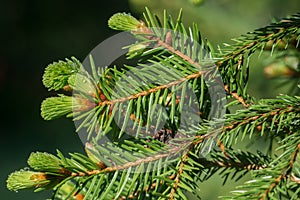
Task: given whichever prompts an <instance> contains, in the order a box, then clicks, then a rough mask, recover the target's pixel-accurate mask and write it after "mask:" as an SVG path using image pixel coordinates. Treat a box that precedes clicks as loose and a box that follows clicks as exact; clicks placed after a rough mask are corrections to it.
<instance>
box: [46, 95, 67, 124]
mask: <svg viewBox="0 0 300 200" xmlns="http://www.w3.org/2000/svg"><path fill="white" fill-rule="evenodd" d="M72 105H73V98H72V97H70V96H66V95H63V94H61V95H59V96H58V97H49V98H47V99H45V100H44V101H43V102H42V105H41V116H42V117H43V118H44V119H45V120H52V119H56V118H58V117H62V116H65V115H69V114H71V113H72V111H73V106H72Z"/></svg>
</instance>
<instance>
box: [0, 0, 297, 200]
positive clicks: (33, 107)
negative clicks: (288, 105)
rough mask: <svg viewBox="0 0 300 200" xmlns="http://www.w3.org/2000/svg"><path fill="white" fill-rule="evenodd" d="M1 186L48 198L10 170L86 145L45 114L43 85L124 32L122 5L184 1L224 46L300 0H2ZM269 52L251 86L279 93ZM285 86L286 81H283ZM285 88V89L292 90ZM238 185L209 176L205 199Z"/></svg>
mask: <svg viewBox="0 0 300 200" xmlns="http://www.w3.org/2000/svg"><path fill="white" fill-rule="evenodd" d="M0 2H1V3H0V95H1V98H0V111H1V112H0V113H1V122H0V123H1V126H0V132H1V139H0V148H1V151H0V194H1V197H0V198H1V199H3V200H18V199H20V200H21V199H22V200H27V199H28V200H34V199H38V200H40V199H46V198H48V197H50V196H51V192H49V191H46V192H41V193H36V194H35V193H33V192H32V191H19V192H17V193H15V192H9V191H8V190H7V189H6V178H7V176H8V175H9V173H11V172H13V171H14V170H17V169H20V168H23V167H26V165H27V164H26V160H27V158H28V156H29V154H30V152H32V151H47V152H51V153H55V151H56V149H60V150H61V151H62V152H64V153H65V154H67V153H68V152H74V151H79V152H83V145H82V144H81V141H80V139H79V137H78V136H77V135H76V133H75V128H74V125H73V123H72V121H71V120H69V119H58V120H55V121H50V122H45V121H43V120H42V118H41V117H40V103H41V101H42V100H43V99H44V98H46V97H47V96H50V95H53V93H49V92H47V90H46V89H45V88H44V87H43V85H42V82H41V78H42V74H43V70H44V68H45V67H46V66H47V65H48V64H49V63H51V62H53V61H58V60H60V59H64V58H66V57H70V56H75V57H77V58H78V59H79V60H83V59H84V58H85V57H86V55H88V53H89V52H90V51H91V50H92V49H93V48H94V47H95V46H96V45H97V44H99V43H100V42H101V41H103V40H105V39H106V38H107V37H109V36H112V35H113V34H115V33H116V32H114V31H111V30H109V28H108V27H107V20H108V19H109V17H110V16H111V15H112V14H114V13H116V12H130V13H132V14H133V15H134V16H136V17H139V16H141V13H142V12H143V10H144V7H145V6H148V7H149V8H150V9H151V10H152V11H153V12H155V13H157V14H161V13H162V11H163V9H167V10H168V11H169V13H170V14H172V15H174V16H177V13H178V10H179V9H180V8H183V11H184V17H183V20H184V22H185V23H186V24H187V25H189V24H191V23H192V22H193V21H194V22H196V23H197V24H198V25H199V27H200V30H201V31H202V36H203V37H204V38H208V39H209V40H210V41H211V43H212V44H213V45H214V46H215V47H217V46H218V45H220V46H222V43H230V42H231V41H230V39H231V38H234V37H238V36H239V35H241V34H245V33H247V32H248V31H252V30H254V29H255V28H259V27H261V26H264V25H267V24H268V23H270V22H271V21H272V20H274V18H281V17H284V16H286V15H289V14H293V13H296V12H299V11H300V1H298V0H285V1H282V0H264V1H262V0H244V1H241V0H172V1H171V0H151V1H150V0H147V1H146V0H128V1H127V0H122V1H120V0H119V1H118V0H110V1H96V0H85V1H83V0H72V1H71V0H63V1H62V0H52V1H47V0H45V1H40V0H25V1H24V0H23V1H22V0H6V1H3V0H2V1H0ZM263 64H264V59H263V58H261V59H258V60H256V61H255V62H254V63H253V64H252V66H253V67H252V69H251V71H252V72H253V74H251V84H250V92H251V93H252V94H253V95H255V96H256V97H264V98H266V97H272V96H275V95H276V94H278V93H279V92H282V91H280V90H277V89H276V86H274V83H273V82H272V80H268V79H267V78H265V77H264V76H263V67H262V65H263ZM281 90H282V89H281ZM284 90H285V89H283V92H284ZM233 186H234V185H233V184H229V186H226V187H222V180H221V179H220V177H218V176H215V177H214V179H213V180H211V181H209V182H208V183H206V184H202V187H203V189H202V190H201V191H199V193H200V194H201V195H202V197H203V199H216V198H217V196H218V195H220V194H226V192H227V191H228V190H229V189H232V187H233Z"/></svg>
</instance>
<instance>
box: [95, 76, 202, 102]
mask: <svg viewBox="0 0 300 200" xmlns="http://www.w3.org/2000/svg"><path fill="white" fill-rule="evenodd" d="M201 75H202V73H201V72H198V73H195V74H190V75H188V76H186V77H184V78H180V79H179V80H176V81H173V82H170V83H168V84H166V85H160V86H157V87H154V88H151V89H149V90H147V91H142V92H140V93H136V94H133V95H130V96H127V97H123V98H119V99H113V100H110V101H109V100H106V101H102V102H99V104H98V106H104V105H114V104H116V103H121V102H126V101H129V100H133V99H137V98H139V97H142V96H147V95H149V94H151V93H155V92H158V91H159V90H163V89H167V88H170V87H172V86H174V85H179V84H181V83H183V82H185V81H188V80H190V79H194V78H198V77H200V76H201Z"/></svg>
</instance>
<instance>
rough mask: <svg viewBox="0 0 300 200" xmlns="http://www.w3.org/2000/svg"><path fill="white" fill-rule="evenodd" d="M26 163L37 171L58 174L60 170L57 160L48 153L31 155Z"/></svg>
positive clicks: (59, 163)
mask: <svg viewBox="0 0 300 200" xmlns="http://www.w3.org/2000/svg"><path fill="white" fill-rule="evenodd" d="M27 162H28V165H29V166H30V167H31V168H33V169H35V170H37V171H47V172H60V171H61V169H62V167H61V164H62V163H61V161H60V160H59V158H57V157H56V156H54V155H52V154H49V153H42V152H36V153H31V154H30V156H29V158H28V161H27Z"/></svg>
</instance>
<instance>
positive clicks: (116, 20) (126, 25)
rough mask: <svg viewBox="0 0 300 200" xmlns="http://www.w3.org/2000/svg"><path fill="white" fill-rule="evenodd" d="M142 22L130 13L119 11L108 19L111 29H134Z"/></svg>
mask: <svg viewBox="0 0 300 200" xmlns="http://www.w3.org/2000/svg"><path fill="white" fill-rule="evenodd" d="M140 24H141V23H140V22H139V21H138V20H137V19H136V18H134V17H132V16H131V15H130V14H126V13H117V14H114V15H113V16H111V18H110V19H109V20H108V26H109V27H110V28H111V29H114V30H119V31H134V30H137V28H138V27H139V26H140Z"/></svg>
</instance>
